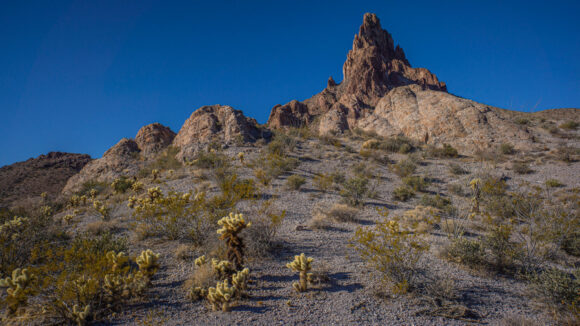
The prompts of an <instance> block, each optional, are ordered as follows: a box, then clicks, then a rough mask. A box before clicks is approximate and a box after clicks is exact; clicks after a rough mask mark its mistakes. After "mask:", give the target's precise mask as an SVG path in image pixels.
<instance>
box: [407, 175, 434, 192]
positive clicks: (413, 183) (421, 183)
mask: <svg viewBox="0 0 580 326" xmlns="http://www.w3.org/2000/svg"><path fill="white" fill-rule="evenodd" d="M403 183H404V184H406V185H407V186H408V187H409V188H411V189H413V190H414V191H421V192H424V191H425V190H427V186H429V183H430V182H429V180H428V179H425V178H424V177H422V176H417V175H413V176H408V177H404V178H403Z"/></svg>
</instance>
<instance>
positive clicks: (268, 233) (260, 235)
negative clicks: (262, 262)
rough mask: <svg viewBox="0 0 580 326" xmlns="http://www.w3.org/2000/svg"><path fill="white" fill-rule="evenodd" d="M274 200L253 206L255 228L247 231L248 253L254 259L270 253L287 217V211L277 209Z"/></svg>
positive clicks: (252, 214) (252, 213)
mask: <svg viewBox="0 0 580 326" xmlns="http://www.w3.org/2000/svg"><path fill="white" fill-rule="evenodd" d="M273 204H274V200H273V199H269V200H264V201H262V203H261V204H260V205H255V206H253V210H252V211H251V216H252V220H251V222H252V225H253V227H251V228H249V229H247V230H246V232H247V236H246V240H247V241H248V243H247V245H248V251H249V253H250V254H251V255H252V256H253V257H262V256H265V255H266V254H268V253H270V252H271V251H272V249H273V248H274V247H275V245H276V243H277V238H276V236H277V233H278V230H279V229H280V226H281V225H282V222H283V221H284V218H285V217H286V211H285V210H280V209H278V208H276V207H275V206H274V205H273Z"/></svg>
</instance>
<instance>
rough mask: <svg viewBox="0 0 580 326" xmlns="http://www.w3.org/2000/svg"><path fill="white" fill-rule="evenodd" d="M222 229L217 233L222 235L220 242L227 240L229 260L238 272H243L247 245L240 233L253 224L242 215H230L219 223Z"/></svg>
mask: <svg viewBox="0 0 580 326" xmlns="http://www.w3.org/2000/svg"><path fill="white" fill-rule="evenodd" d="M218 225H220V226H221V229H219V230H218V231H217V233H218V234H220V240H225V242H226V244H227V246H228V250H227V256H228V260H229V261H231V262H232V263H233V264H234V265H235V266H236V270H241V269H242V268H243V264H244V248H245V245H244V243H243V241H242V239H241V238H240V237H239V233H240V232H241V231H242V230H243V229H245V228H247V227H249V226H250V225H252V223H251V222H246V221H245V220H244V216H243V215H242V214H234V213H230V215H229V216H225V217H223V218H222V219H220V220H219V221H218Z"/></svg>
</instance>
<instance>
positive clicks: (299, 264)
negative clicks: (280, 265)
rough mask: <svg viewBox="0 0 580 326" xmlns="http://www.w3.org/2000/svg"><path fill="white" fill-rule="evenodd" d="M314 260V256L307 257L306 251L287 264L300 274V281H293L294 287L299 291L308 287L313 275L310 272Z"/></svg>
mask: <svg viewBox="0 0 580 326" xmlns="http://www.w3.org/2000/svg"><path fill="white" fill-rule="evenodd" d="M313 261H314V258H312V257H306V255H305V254H304V253H301V254H300V255H298V256H294V260H293V261H292V262H290V263H288V264H286V267H288V268H290V269H291V270H293V271H295V272H298V273H299V274H300V281H299V282H297V283H296V282H295V283H292V287H293V288H294V290H296V291H297V292H305V291H306V290H307V289H308V280H309V278H310V276H311V273H309V272H310V270H311V269H312V262H313Z"/></svg>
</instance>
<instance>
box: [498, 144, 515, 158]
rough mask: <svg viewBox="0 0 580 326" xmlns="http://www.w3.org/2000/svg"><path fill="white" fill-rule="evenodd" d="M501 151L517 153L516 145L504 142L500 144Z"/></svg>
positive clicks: (510, 153)
mask: <svg viewBox="0 0 580 326" xmlns="http://www.w3.org/2000/svg"><path fill="white" fill-rule="evenodd" d="M499 152H500V153H502V154H504V155H512V154H514V153H515V149H514V145H512V144H510V143H503V144H501V145H500V146H499Z"/></svg>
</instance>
